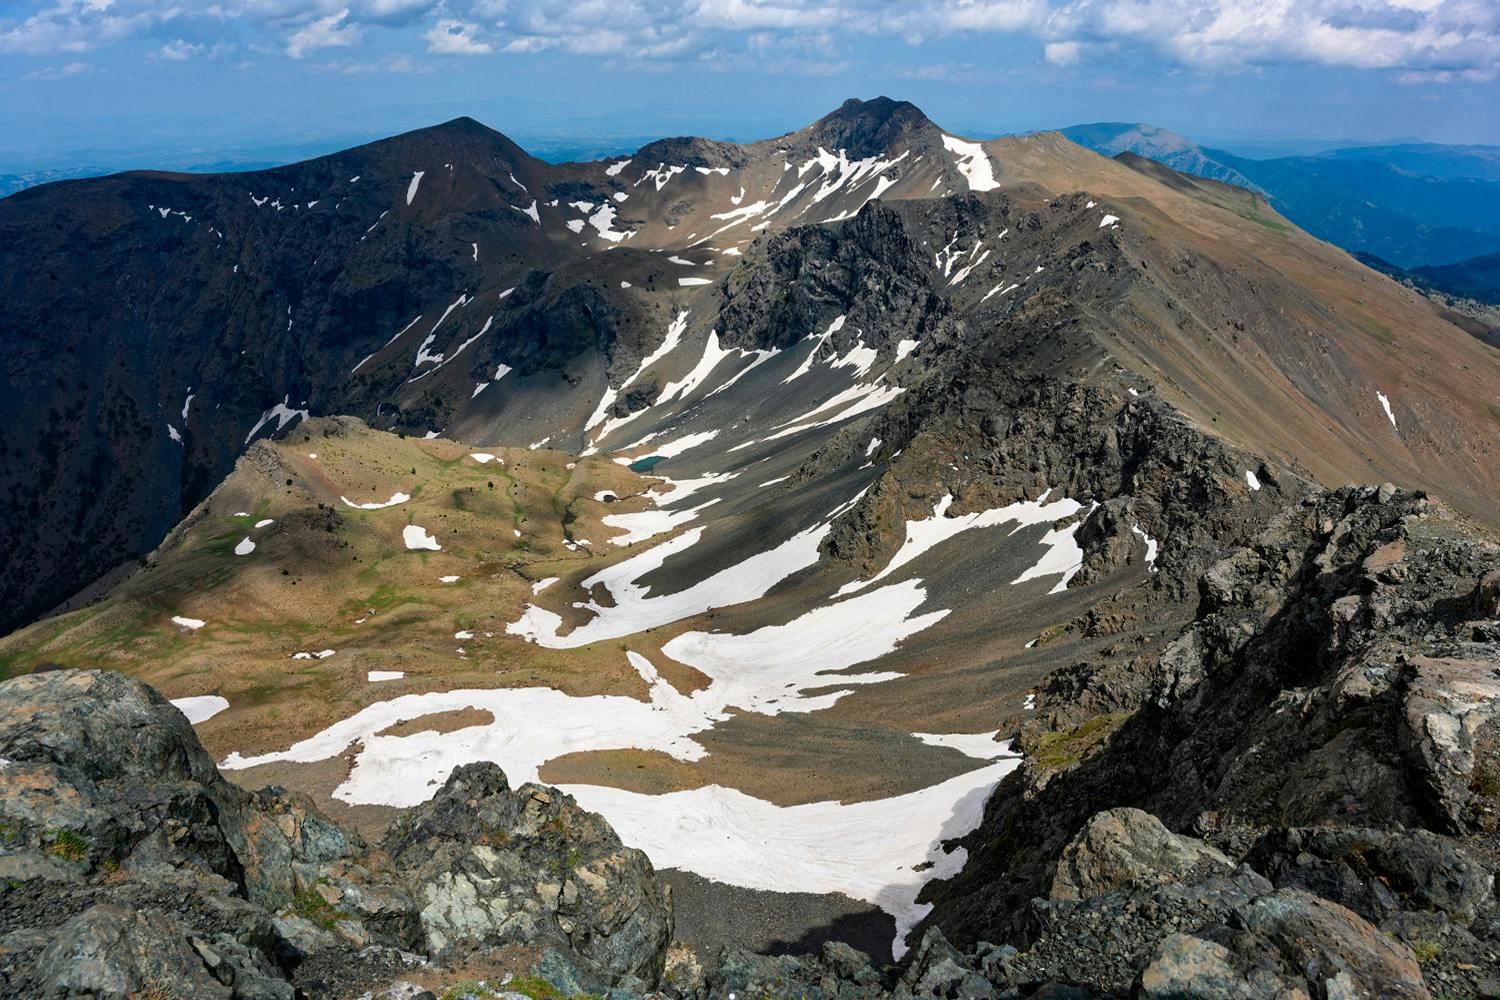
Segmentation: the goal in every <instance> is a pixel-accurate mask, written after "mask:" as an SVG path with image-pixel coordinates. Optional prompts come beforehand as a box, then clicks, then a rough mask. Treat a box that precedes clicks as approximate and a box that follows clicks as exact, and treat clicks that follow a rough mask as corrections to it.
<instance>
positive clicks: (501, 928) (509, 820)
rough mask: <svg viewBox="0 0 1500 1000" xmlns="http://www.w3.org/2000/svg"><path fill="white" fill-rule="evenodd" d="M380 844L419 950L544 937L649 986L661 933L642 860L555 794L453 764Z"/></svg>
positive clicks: (651, 879)
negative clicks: (401, 886)
mask: <svg viewBox="0 0 1500 1000" xmlns="http://www.w3.org/2000/svg"><path fill="white" fill-rule="evenodd" d="M382 846H383V848H384V849H385V851H386V852H387V853H389V855H390V857H391V861H392V864H393V865H394V866H395V867H396V869H397V870H398V871H400V872H401V873H402V876H403V879H404V881H405V882H406V884H407V885H409V886H410V887H411V891H412V893H413V895H414V896H415V897H416V901H417V906H418V907H419V909H418V913H417V918H418V920H419V921H420V923H421V927H422V933H423V935H424V937H425V940H426V945H427V948H426V950H427V951H428V952H429V953H431V954H434V955H441V954H443V953H444V952H446V951H448V950H449V949H450V948H453V947H455V946H462V947H465V948H490V947H494V946H496V945H503V944H508V943H521V944H528V945H536V946H541V945H544V944H555V945H558V946H561V947H562V948H565V949H567V950H569V951H570V952H571V953H572V954H574V955H575V956H577V958H578V959H579V961H580V962H582V963H584V964H585V965H586V966H587V967H589V968H590V970H591V971H593V972H595V973H596V974H602V975H603V976H604V977H605V978H607V979H608V980H610V981H614V980H617V979H620V978H622V977H627V976H628V977H633V978H634V979H636V980H638V981H641V982H647V983H654V982H656V980H657V979H659V978H660V976H661V972H662V965H663V961H664V958H665V954H666V947H667V944H668V942H670V941H671V939H672V907H671V896H670V893H669V892H668V891H667V890H666V889H665V887H663V886H662V885H661V884H660V883H659V882H657V881H656V878H655V873H654V871H653V870H652V868H651V862H650V861H648V860H647V859H646V856H645V855H644V854H642V853H641V852H640V851H638V850H634V849H632V848H626V847H624V846H623V845H622V844H621V843H620V838H619V837H617V836H616V835H615V832H614V830H612V829H611V828H610V826H609V824H608V823H606V822H605V821H604V820H603V819H602V818H600V817H599V816H598V815H596V814H595V813H590V812H586V811H584V810H583V809H580V808H579V807H578V805H577V804H576V803H575V802H574V801H573V799H572V797H571V796H569V795H566V794H564V793H562V792H559V791H557V790H556V789H551V788H545V787H543V786H541V785H536V784H525V785H522V786H521V787H520V788H517V789H514V790H512V789H511V787H510V785H509V783H508V782H507V781H506V779H505V773H504V772H503V771H501V770H500V768H499V767H497V766H495V765H494V764H489V763H481V764H468V765H465V766H463V767H460V768H458V769H457V770H455V771H454V772H453V774H452V775H451V776H450V777H449V779H448V783H447V784H446V785H444V786H443V789H442V790H441V791H440V792H438V794H437V795H436V796H434V797H433V798H432V800H431V801H429V802H426V803H424V804H422V805H421V806H418V807H417V808H416V809H414V810H412V811H411V812H410V813H407V814H406V815H404V816H402V817H401V818H400V819H398V820H397V821H396V823H395V824H394V825H392V827H391V829H390V831H389V832H388V833H387V834H386V836H385V840H384V841H383V842H382Z"/></svg>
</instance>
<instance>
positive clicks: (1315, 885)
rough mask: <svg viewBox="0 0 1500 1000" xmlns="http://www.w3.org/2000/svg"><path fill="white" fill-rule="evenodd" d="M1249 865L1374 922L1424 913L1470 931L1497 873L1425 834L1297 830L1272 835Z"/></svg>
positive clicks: (1490, 896)
mask: <svg viewBox="0 0 1500 1000" xmlns="http://www.w3.org/2000/svg"><path fill="white" fill-rule="evenodd" d="M1247 860H1248V861H1249V862H1250V863H1251V864H1253V865H1255V866H1256V867H1257V868H1259V869H1260V870H1261V871H1263V872H1264V873H1265V874H1266V876H1267V877H1268V878H1270V879H1271V880H1272V881H1273V882H1275V883H1276V885H1277V886H1293V887H1296V888H1300V889H1305V890H1307V891H1309V892H1312V893H1316V894H1317V895H1319V896H1322V897H1323V898H1324V899H1329V900H1332V901H1333V902H1335V903H1340V904H1342V905H1343V906H1347V907H1348V908H1349V909H1351V910H1353V911H1355V912H1356V913H1358V914H1360V915H1361V916H1363V917H1364V918H1365V919H1367V920H1373V921H1380V920H1382V919H1384V918H1385V917H1387V916H1390V915H1391V914H1393V913H1397V912H1401V911H1404V910H1422V911H1439V912H1442V913H1446V914H1448V916H1449V917H1450V918H1452V919H1453V920H1456V921H1458V922H1460V923H1463V924H1468V923H1470V922H1472V921H1473V920H1474V919H1475V918H1476V917H1477V916H1479V915H1480V913H1481V912H1483V911H1484V910H1485V909H1486V908H1488V907H1489V906H1490V905H1491V904H1492V902H1493V899H1494V872H1493V871H1491V870H1490V869H1489V868H1488V867H1487V866H1486V865H1484V864H1483V863H1482V862H1480V861H1479V860H1478V859H1476V858H1474V857H1472V856H1471V855H1470V854H1469V853H1467V852H1466V851H1465V850H1464V849H1463V848H1462V847H1461V846H1459V845H1458V844H1456V843H1454V842H1453V841H1451V840H1448V839H1446V838H1444V837H1440V836H1438V835H1436V834H1433V833H1430V832H1428V831H1426V830H1375V829H1348V828H1338V827H1297V828H1293V829H1289V830H1280V831H1275V832H1273V833H1269V834H1267V835H1266V836H1265V837H1264V838H1263V839H1262V840H1261V841H1260V842H1259V843H1258V844H1257V845H1256V846H1255V848H1254V849H1253V850H1252V851H1251V853H1250V855H1249V857H1248V858H1247Z"/></svg>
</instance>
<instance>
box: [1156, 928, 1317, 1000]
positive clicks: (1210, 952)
mask: <svg viewBox="0 0 1500 1000" xmlns="http://www.w3.org/2000/svg"><path fill="white" fill-rule="evenodd" d="M1138 995H1139V998H1140V1000H1311V997H1310V995H1309V994H1308V992H1307V990H1306V989H1305V988H1304V987H1302V986H1301V985H1294V984H1292V983H1290V982H1288V981H1287V980H1285V979H1283V978H1282V977H1281V976H1278V975H1277V974H1276V973H1274V972H1271V971H1270V970H1268V969H1258V968H1247V967H1246V966H1245V965H1244V963H1243V962H1240V961H1239V960H1238V959H1237V957H1236V956H1235V955H1234V953H1233V952H1231V951H1230V950H1229V949H1228V948H1226V947H1224V946H1223V945H1221V944H1219V943H1217V942H1215V941H1205V940H1203V939H1202V938H1199V937H1194V936H1192V935H1190V934H1169V935H1168V936H1167V937H1166V938H1164V939H1163V940H1162V942H1161V944H1160V945H1159V946H1158V947H1157V949H1156V954H1155V955H1154V956H1152V959H1151V964H1150V965H1148V966H1146V969H1145V971H1144V972H1142V973H1141V980H1140V984H1139V994H1138Z"/></svg>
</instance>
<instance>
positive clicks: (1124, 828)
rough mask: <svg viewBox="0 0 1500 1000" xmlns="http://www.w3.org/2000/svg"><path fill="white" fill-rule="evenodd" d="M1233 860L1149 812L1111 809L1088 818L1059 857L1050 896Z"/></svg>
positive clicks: (1178, 877) (1145, 882) (1183, 873)
mask: <svg viewBox="0 0 1500 1000" xmlns="http://www.w3.org/2000/svg"><path fill="white" fill-rule="evenodd" d="M1233 871H1234V862H1233V861H1230V860H1229V858H1227V857H1225V856H1224V855H1223V854H1221V853H1219V852H1218V851H1216V850H1214V849H1213V848H1212V847H1209V846H1208V845H1207V844H1204V843H1203V842H1202V841H1200V840H1194V839H1193V838H1191V837H1179V836H1178V835H1176V834H1174V833H1172V832H1171V831H1170V830H1168V829H1167V828H1166V827H1164V826H1162V825H1161V821H1160V820H1158V819H1157V818H1156V817H1155V816H1152V815H1151V814H1150V813H1146V812H1142V811H1141V810H1139V809H1110V810H1106V811H1105V812H1101V813H1099V814H1097V815H1096V816H1094V817H1093V818H1091V819H1090V820H1089V821H1088V822H1087V823H1086V824H1084V827H1083V829H1082V830H1080V831H1079V832H1078V836H1076V837H1074V838H1073V842H1072V843H1070V844H1069V845H1068V846H1067V848H1065V849H1064V851H1063V856H1062V858H1061V859H1059V861H1058V863H1057V875H1056V877H1054V878H1053V880H1052V892H1051V894H1050V895H1051V898H1052V899H1087V898H1088V897H1090V896H1099V895H1103V894H1104V893H1106V892H1111V891H1114V890H1116V889H1129V888H1142V887H1145V886H1149V885H1160V884H1163V883H1167V882H1182V881H1189V880H1190V877H1191V876H1192V875H1193V874H1194V873H1208V872H1216V873H1221V874H1229V873H1231V872H1233Z"/></svg>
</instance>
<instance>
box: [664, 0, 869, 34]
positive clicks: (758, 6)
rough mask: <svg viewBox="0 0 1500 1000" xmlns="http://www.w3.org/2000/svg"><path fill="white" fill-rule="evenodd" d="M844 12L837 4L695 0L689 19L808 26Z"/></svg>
mask: <svg viewBox="0 0 1500 1000" xmlns="http://www.w3.org/2000/svg"><path fill="white" fill-rule="evenodd" d="M842 15H843V11H842V10H841V9H840V5H839V4H837V3H788V2H780V3H766V2H763V0H698V3H697V8H696V9H695V10H694V11H693V12H692V13H691V15H690V18H691V20H692V21H693V22H694V23H695V24H699V25H702V26H704V27H722V28H738V29H759V28H811V27H817V26H820V25H828V24H833V23H834V22H835V21H837V20H839V19H840V18H841V17H842Z"/></svg>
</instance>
